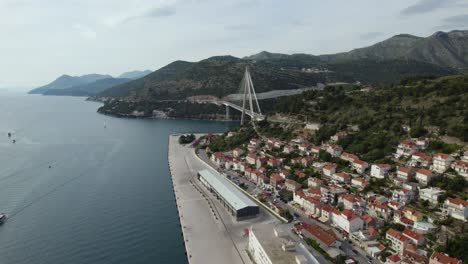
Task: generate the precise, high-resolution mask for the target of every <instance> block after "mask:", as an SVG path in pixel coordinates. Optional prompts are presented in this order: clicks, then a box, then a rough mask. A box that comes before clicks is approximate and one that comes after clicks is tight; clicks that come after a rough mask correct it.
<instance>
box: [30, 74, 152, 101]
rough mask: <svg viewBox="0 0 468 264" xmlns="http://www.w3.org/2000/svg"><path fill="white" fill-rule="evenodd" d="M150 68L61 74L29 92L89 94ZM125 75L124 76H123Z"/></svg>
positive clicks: (131, 77) (135, 77)
mask: <svg viewBox="0 0 468 264" xmlns="http://www.w3.org/2000/svg"><path fill="white" fill-rule="evenodd" d="M149 73H151V71H150V70H145V71H130V72H125V73H122V74H121V75H119V77H116V78H114V77H112V76H111V75H108V74H86V75H81V76H70V75H66V74H64V75H62V76H60V77H58V78H57V79H55V80H54V81H52V82H51V83H49V84H47V85H44V86H41V87H38V88H36V89H33V90H31V91H29V93H30V94H43V95H72V96H89V95H94V94H97V93H99V92H102V91H104V90H106V89H108V88H110V87H113V86H115V85H119V84H122V83H125V82H128V81H131V80H134V79H138V78H141V77H144V76H145V75H148V74H149ZM125 76H126V77H125Z"/></svg>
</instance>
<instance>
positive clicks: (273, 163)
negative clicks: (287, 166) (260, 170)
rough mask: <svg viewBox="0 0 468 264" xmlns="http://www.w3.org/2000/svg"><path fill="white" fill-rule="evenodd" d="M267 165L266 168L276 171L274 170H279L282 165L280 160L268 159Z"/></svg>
mask: <svg viewBox="0 0 468 264" xmlns="http://www.w3.org/2000/svg"><path fill="white" fill-rule="evenodd" d="M267 164H268V166H270V167H272V168H274V169H276V168H279V167H281V165H282V164H283V163H282V161H281V160H280V159H269V160H268V161H267Z"/></svg>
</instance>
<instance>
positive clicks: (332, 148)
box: [326, 144, 343, 157]
mask: <svg viewBox="0 0 468 264" xmlns="http://www.w3.org/2000/svg"><path fill="white" fill-rule="evenodd" d="M326 151H327V152H328V153H330V155H332V157H339V156H340V154H341V152H342V151H343V148H342V147H341V146H339V145H335V144H331V145H328V146H327V149H326Z"/></svg>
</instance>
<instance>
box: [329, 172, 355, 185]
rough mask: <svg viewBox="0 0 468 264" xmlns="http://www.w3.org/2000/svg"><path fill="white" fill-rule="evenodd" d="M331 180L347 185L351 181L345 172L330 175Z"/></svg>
mask: <svg viewBox="0 0 468 264" xmlns="http://www.w3.org/2000/svg"><path fill="white" fill-rule="evenodd" d="M331 178H332V180H335V181H337V182H342V183H349V182H350V181H351V175H349V174H348V173H345V172H338V173H335V174H333V175H332V177H331Z"/></svg>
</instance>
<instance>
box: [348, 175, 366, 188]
mask: <svg viewBox="0 0 468 264" xmlns="http://www.w3.org/2000/svg"><path fill="white" fill-rule="evenodd" d="M351 185H352V186H354V187H357V188H360V189H363V188H365V187H366V186H367V185H369V182H368V181H367V180H366V179H364V178H363V177H358V178H352V179H351Z"/></svg>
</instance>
